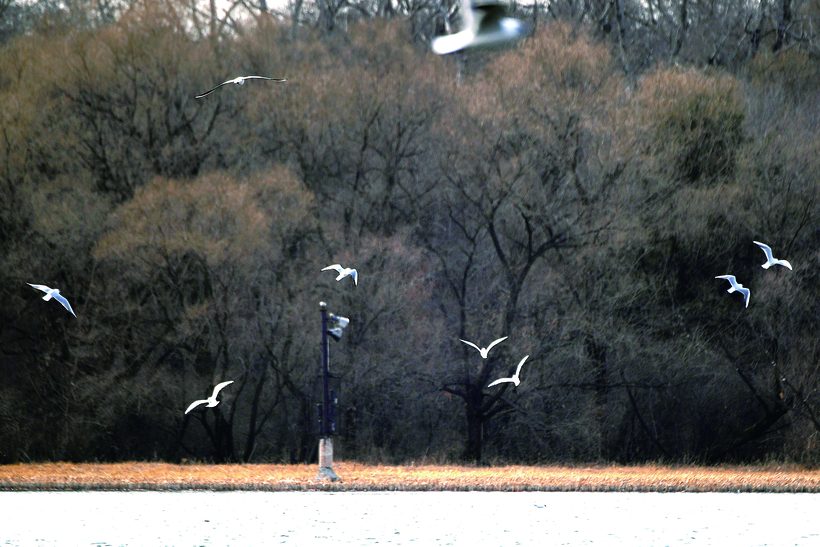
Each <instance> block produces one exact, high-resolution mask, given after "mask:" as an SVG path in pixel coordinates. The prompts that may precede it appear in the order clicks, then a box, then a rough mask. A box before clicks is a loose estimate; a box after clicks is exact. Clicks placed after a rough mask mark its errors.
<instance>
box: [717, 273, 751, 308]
mask: <svg viewBox="0 0 820 547" xmlns="http://www.w3.org/2000/svg"><path fill="white" fill-rule="evenodd" d="M715 279H728V280H729V283H731V284H732V286H731V287H729V288H728V289H726V292H729V293H733V292H735V291H738V292H740V293H741V294H743V296H744V297H745V298H746V307H747V308H748V307H749V289H747V288H746V287H744V286H743V285H741V284H740V283H738V282H737V280H736V279H735V276H733V275H718V276H715Z"/></svg>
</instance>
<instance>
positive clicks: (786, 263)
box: [775, 260, 792, 270]
mask: <svg viewBox="0 0 820 547" xmlns="http://www.w3.org/2000/svg"><path fill="white" fill-rule="evenodd" d="M775 264H780V265H781V266H785V267H786V268H788V269H790V270H791V269H792V265H791V264H789V261H788V260H778V261H776V262H775Z"/></svg>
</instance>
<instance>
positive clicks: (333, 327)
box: [327, 313, 350, 342]
mask: <svg viewBox="0 0 820 547" xmlns="http://www.w3.org/2000/svg"><path fill="white" fill-rule="evenodd" d="M349 324H350V319H348V318H347V317H339V316H338V315H334V314H332V313H331V314H329V315H328V318H327V333H328V334H329V335H330V336H331V338H333V339H334V340H336V341H337V342H338V341H339V340H341V339H342V331H343V330H344V329H345V327H346V326H348V325H349Z"/></svg>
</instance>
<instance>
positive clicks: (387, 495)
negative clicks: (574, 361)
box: [0, 492, 820, 547]
mask: <svg viewBox="0 0 820 547" xmlns="http://www.w3.org/2000/svg"><path fill="white" fill-rule="evenodd" d="M819 514H820V494H725V493H721V494H711V493H700V494H688V493H674V494H661V493H585V492H563V493H559V492H332V493H331V492H0V545H15V546H30V545H38V546H40V545H61V546H81V545H95V546H120V545H130V546H133V545H152V546H162V545H169V546H178V547H184V546H200V545H215V546H216V545H218V546H250V545H278V544H285V545H304V546H315V545H336V544H344V545H465V546H466V545H469V546H473V545H492V546H495V547H498V546H508V545H549V546H555V545H602V546H611V545H634V546H641V547H643V546H648V545H664V546H665V545H697V546H703V545H720V546H722V547H727V546H735V545H737V546H744V547H747V546H753V545H772V546H778V547H783V546H787V545H800V546H804V545H805V546H811V547H816V546H820V521H819V520H818V518H817V516H818V515H819Z"/></svg>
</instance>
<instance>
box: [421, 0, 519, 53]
mask: <svg viewBox="0 0 820 547" xmlns="http://www.w3.org/2000/svg"><path fill="white" fill-rule="evenodd" d="M460 11H461V20H462V25H461V26H462V30H460V31H459V32H456V33H454V34H447V35H444V36H438V37H436V38H433V41H432V42H431V43H430V47H431V48H432V49H433V52H434V53H438V54H439V55H446V54H448V53H455V52H456V51H460V50H462V49H468V48H478V47H492V46H500V45H504V44H507V43H512V42H515V41H516V40H520V39H521V38H523V37H524V34H525V32H526V30H527V27H526V25H525V24H524V23H523V22H522V21H520V20H518V19H516V18H514V17H508V16H507V7H506V6H505V5H504V4H502V3H500V2H497V1H495V0H475V1H474V2H471V1H470V0H462V2H461V8H460Z"/></svg>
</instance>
